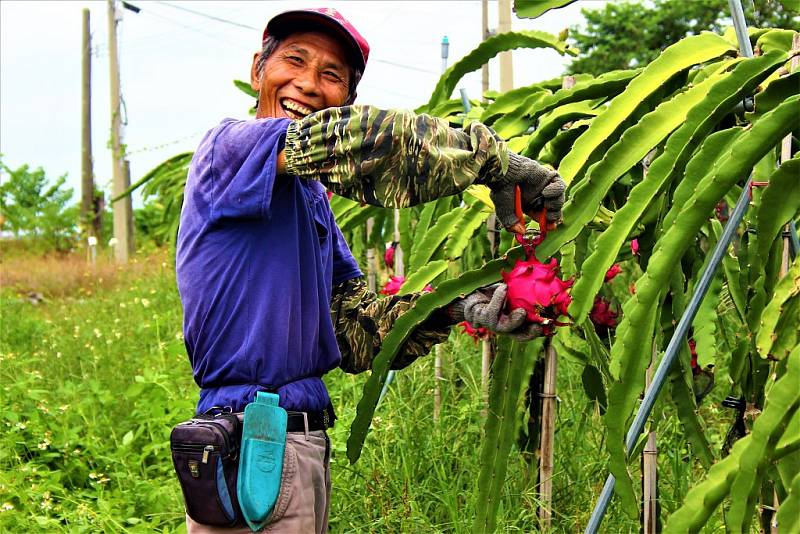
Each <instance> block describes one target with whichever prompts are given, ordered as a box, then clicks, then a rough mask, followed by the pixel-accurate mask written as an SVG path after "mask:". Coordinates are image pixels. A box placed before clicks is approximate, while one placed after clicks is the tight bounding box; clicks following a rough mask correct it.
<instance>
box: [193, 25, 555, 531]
mask: <svg viewBox="0 0 800 534" xmlns="http://www.w3.org/2000/svg"><path fill="white" fill-rule="evenodd" d="M368 56H369V46H368V44H367V42H366V40H365V39H364V38H363V37H362V36H361V35H360V34H359V33H358V31H356V29H355V28H354V27H353V26H352V25H351V24H350V23H349V22H348V21H347V20H346V19H344V18H343V17H342V16H341V15H340V14H339V13H338V12H336V11H335V10H332V9H313V10H294V11H288V12H285V13H281V14H279V15H277V16H276V17H274V18H273V19H272V20H270V21H269V23H268V24H267V27H266V29H265V30H264V36H263V42H262V50H261V52H259V53H256V54H255V55H254V57H253V64H252V71H251V84H252V87H253V89H254V90H256V91H258V105H257V113H256V119H255V120H247V121H237V120H232V119H226V120H224V121H223V122H222V123H221V124H220V125H218V126H217V127H215V128H213V129H212V130H211V131H209V132H208V133H207V134H206V136H205V138H204V139H203V141H202V142H201V144H200V147H199V148H198V150H197V152H196V153H195V156H194V159H193V161H192V165H191V169H190V172H189V176H188V179H187V184H186V192H185V197H184V206H183V211H182V214H181V225H180V231H179V235H178V254H177V274H178V286H179V290H180V295H181V301H182V303H183V307H184V334H185V339H186V348H187V351H188V354H189V357H190V359H191V362H192V368H193V371H194V377H195V380H196V381H197V383H198V384H199V386H200V387H201V391H200V401H199V403H198V407H197V411H198V412H199V413H200V412H204V411H205V410H207V409H209V408H211V407H213V406H225V407H230V408H231V409H232V410H233V411H236V412H239V411H242V410H243V409H244V406H245V405H246V404H247V403H249V402H251V401H252V400H253V399H254V397H255V394H256V392H257V391H264V390H266V391H271V392H275V393H277V394H278V395H279V396H280V405H281V406H282V407H283V408H285V409H286V410H287V411H288V412H289V427H288V434H287V439H286V452H285V455H284V467H283V480H282V484H281V494H280V496H279V498H278V502H277V504H276V505H275V508H274V511H273V514H272V517H271V518H270V521H271V524H270V525H268V526H267V527H266V529H265V531H270V532H324V531H326V530H327V520H328V499H329V494H330V476H329V473H328V463H329V450H330V447H329V443H328V438H327V435H326V434H325V429H326V428H327V427H329V426H331V425H332V422H333V413H332V409H331V405H330V399H329V397H328V392H327V390H326V389H325V385H324V383H323V381H322V376H323V375H324V374H325V373H327V372H328V371H330V370H331V369H334V368H335V367H341V368H342V369H344V370H345V371H347V372H351V373H358V372H362V371H365V370H368V369H370V367H371V363H372V358H373V357H374V355H375V354H377V353H378V351H379V350H380V344H381V340H382V339H383V337H384V336H385V334H386V333H387V332H388V331H389V330H390V329H391V327H392V324H393V323H394V321H395V319H396V318H397V317H398V316H399V315H401V314H402V313H404V312H405V311H406V310H408V309H409V308H410V307H411V305H413V303H414V301H415V300H416V298H417V297H418V295H406V296H392V297H388V298H381V299H378V298H377V297H376V295H375V294H374V293H372V292H370V291H368V290H367V287H366V284H365V282H364V279H363V276H362V273H361V271H360V270H359V268H358V265H357V264H356V261H355V259H354V258H353V256H352V255H351V253H350V251H349V249H348V247H347V244H346V243H345V241H344V239H343V237H342V234H341V232H340V231H339V229H338V227H337V226H336V222H335V221H334V218H333V214H332V212H331V210H330V207H329V204H328V200H327V196H326V190H325V187H327V188H328V189H329V190H331V191H333V192H334V193H337V194H340V195H343V196H346V197H349V198H353V199H356V200H360V201H363V202H367V203H370V204H373V205H378V206H385V207H405V206H410V205H414V204H418V203H422V202H427V201H430V200H434V199H436V198H438V197H441V196H446V195H452V194H456V193H458V192H460V191H463V190H464V189H465V188H466V187H468V186H469V185H470V184H472V183H483V184H486V185H488V186H489V187H490V188H491V190H492V196H493V198H494V200H495V204H496V209H497V212H498V216H499V218H500V220H501V222H503V223H504V224H505V226H506V227H513V226H514V225H515V224H516V223H517V220H516V218H515V216H514V190H515V186H517V185H518V186H520V188H521V190H522V199H523V204H524V206H523V207H524V208H526V209H527V210H528V211H532V210H533V208H534V207H535V206H540V205H541V203H542V201H543V207H544V209H545V210H546V211H547V217H548V220H549V221H550V222H551V223H552V224H555V223H557V222H558V221H559V220H560V208H561V205H562V204H563V193H564V183H563V181H561V179H560V177H559V176H558V175H557V173H555V172H554V171H551V170H547V169H545V168H543V167H541V166H539V165H538V164H537V163H536V162H534V161H532V160H528V159H527V158H523V157H520V156H517V155H516V154H513V153H509V152H508V151H507V149H506V147H505V143H504V142H503V141H502V140H500V139H499V138H497V136H496V135H495V134H494V132H492V131H491V130H490V129H489V128H487V127H486V126H484V125H482V124H480V123H473V124H471V125H470V126H469V127H468V128H467V129H465V130H455V129H452V128H449V127H448V126H447V124H446V123H445V122H444V121H441V120H439V119H436V118H433V117H428V116H424V115H420V116H416V115H414V114H412V113H410V112H407V111H385V110H378V109H375V108H371V107H368V106H350V104H352V103H353V101H354V100H355V97H356V87H357V85H358V82H359V80H360V78H361V75H362V73H363V71H364V68H365V66H366V64H367V59H368ZM342 106H345V107H342ZM323 184H324V185H325V187H323ZM514 230H516V231H519V230H521V228H520V227H514ZM505 291H506V288H505V286H504V285H502V284H501V285H499V286H496V287H493V288H489V289H487V290H485V291H482V292H476V293H474V294H472V295H469V296H468V297H467V298H465V299H459V300H458V301H457V302H454V303H453V304H451V305H450V306H449V307H448V308H447V309H443V310H439V311H438V312H437V313H436V314H434V316H433V317H431V318H430V319H429V320H428V321H427V322H426V323H424V324H423V325H421V327H420V328H418V329H417V330H416V332H415V333H414V334H412V336H411V337H410V339H409V340H408V342H407V343H406V345H405V346H404V348H403V350H402V351H401V353H400V354H399V355H398V357H397V359H396V360H395V361H394V363H393V368H395V369H401V368H403V367H405V366H407V365H409V364H410V363H411V362H412V361H413V360H414V359H416V358H418V357H420V356H423V355H425V354H427V353H428V352H429V351H430V348H431V347H432V345H433V344H435V343H439V342H442V341H444V340H445V339H446V338H447V335H448V333H449V329H450V326H451V325H453V324H455V323H457V322H459V321H461V320H465V319H466V320H468V321H470V322H472V323H473V324H475V325H476V326H484V327H487V328H489V329H491V330H494V331H495V332H499V333H505V334H509V335H512V336H514V337H516V338H518V339H531V338H533V337H535V336H537V335H540V334H541V330H540V329H539V327H538V326H537V325H531V324H527V323H526V322H525V313H524V310H514V311H513V312H512V313H510V314H508V315H506V314H504V313H503V312H502V307H503V304H504V300H505ZM187 527H188V530H189V532H216V531H218V530H220V531H221V529H217V528H213V527H208V526H205V525H200V524H198V523H197V522H195V521H193V520H192V519H191V518H190V517H188V516H187ZM241 531H242V532H247V531H248V530H247V529H241Z"/></svg>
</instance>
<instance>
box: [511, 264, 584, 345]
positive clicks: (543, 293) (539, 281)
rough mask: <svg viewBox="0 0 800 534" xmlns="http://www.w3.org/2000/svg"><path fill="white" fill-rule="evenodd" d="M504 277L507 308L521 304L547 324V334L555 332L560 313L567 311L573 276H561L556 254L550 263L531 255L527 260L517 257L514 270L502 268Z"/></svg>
mask: <svg viewBox="0 0 800 534" xmlns="http://www.w3.org/2000/svg"><path fill="white" fill-rule="evenodd" d="M500 274H501V275H502V276H503V281H504V282H505V283H506V285H508V294H507V295H506V305H507V307H508V310H509V311H511V310H514V309H516V308H522V309H524V310H525V311H526V312H528V320H529V321H531V322H535V323H539V324H542V325H547V326H545V327H544V333H545V334H546V335H552V334H553V332H554V329H553V327H552V325H554V326H563V325H564V324H565V323H559V322H558V321H557V320H556V319H558V317H559V316H561V315H567V308H568V307H569V304H570V302H572V297H571V296H570V295H569V293H568V291H567V290H568V289H569V288H570V287H571V286H572V283H573V280H571V279H570V280H562V279H561V278H560V277H559V276H558V262H556V260H555V258H553V259H551V260H550V261H549V262H548V263H541V262H540V261H539V260H537V259H536V256H534V255H532V254H531V256H530V257H529V258H528V260H525V261H523V260H517V263H516V264H515V265H514V268H513V269H512V270H511V272H509V273H506V272H504V271H503V272H501V273H500Z"/></svg>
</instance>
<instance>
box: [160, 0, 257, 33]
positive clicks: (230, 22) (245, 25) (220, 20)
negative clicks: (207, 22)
mask: <svg viewBox="0 0 800 534" xmlns="http://www.w3.org/2000/svg"><path fill="white" fill-rule="evenodd" d="M156 3H158V4H162V5H165V6H168V7H171V8H173V9H179V10H181V11H186V12H187V13H191V14H193V15H197V16H198V17H205V18H207V19H211V20H216V21H217V22H222V23H225V24H230V25H232V26H239V27H240V28H247V29H248V30H255V31H261V30H260V29H259V28H255V27H253V26H248V25H247V24H242V23H240V22H235V21H232V20H228V19H223V18H221V17H215V16H214V15H209V14H208V13H203V12H201V11H195V10H194V9H189V8H188V7H183V6H176V5H174V4H170V3H169V2H161V1H160V0H157V2H156Z"/></svg>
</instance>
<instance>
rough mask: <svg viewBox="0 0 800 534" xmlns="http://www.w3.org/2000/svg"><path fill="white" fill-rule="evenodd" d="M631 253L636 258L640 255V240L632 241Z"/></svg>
mask: <svg viewBox="0 0 800 534" xmlns="http://www.w3.org/2000/svg"><path fill="white" fill-rule="evenodd" d="M631 252H633V255H634V256H638V255H639V240H638V239H634V240H632V241H631Z"/></svg>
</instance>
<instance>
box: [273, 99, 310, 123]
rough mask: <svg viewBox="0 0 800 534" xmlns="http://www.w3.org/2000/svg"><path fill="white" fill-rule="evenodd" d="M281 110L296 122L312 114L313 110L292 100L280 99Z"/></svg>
mask: <svg viewBox="0 0 800 534" xmlns="http://www.w3.org/2000/svg"><path fill="white" fill-rule="evenodd" d="M280 104H281V108H283V111H284V112H285V113H286V115H288V116H289V118H291V119H294V120H297V119H302V118H303V117H305V116H306V115H309V114H311V113H313V112H314V110H313V109H311V108H309V107H308V106H306V105H304V104H301V103H300V102H298V101H296V100H292V99H291V98H281V99H280Z"/></svg>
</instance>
